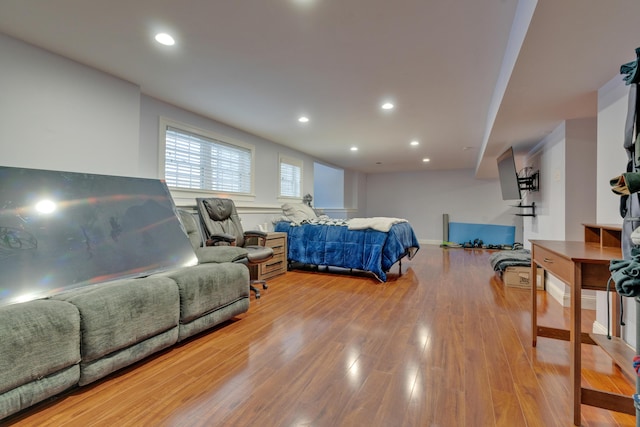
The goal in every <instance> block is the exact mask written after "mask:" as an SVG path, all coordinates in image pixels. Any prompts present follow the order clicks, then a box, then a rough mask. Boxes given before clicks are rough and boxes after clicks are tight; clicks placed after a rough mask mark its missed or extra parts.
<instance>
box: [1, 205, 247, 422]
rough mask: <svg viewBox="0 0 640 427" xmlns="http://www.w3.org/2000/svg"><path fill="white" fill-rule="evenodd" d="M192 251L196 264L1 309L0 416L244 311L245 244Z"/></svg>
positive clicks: (187, 222)
mask: <svg viewBox="0 0 640 427" xmlns="http://www.w3.org/2000/svg"><path fill="white" fill-rule="evenodd" d="M181 219H182V222H183V225H184V226H185V228H186V230H187V233H188V234H189V236H190V238H192V243H194V247H195V246H196V243H197V237H196V236H195V233H196V232H198V229H197V224H195V223H192V222H191V221H192V220H193V217H191V219H190V218H189V216H188V215H186V214H185V213H184V212H182V213H181ZM204 249H211V250H204ZM195 252H196V255H197V257H198V259H199V261H200V264H198V265H195V266H190V267H183V268H179V269H175V270H170V271H165V272H162V273H158V274H154V275H151V276H147V277H143V278H135V279H121V280H115V281H113V282H107V283H101V284H96V285H91V286H86V287H82V288H77V289H74V290H71V291H67V292H64V293H60V294H57V295H54V296H52V297H49V298H47V299H42V300H34V301H29V302H24V303H19V304H13V305H8V306H3V307H0V346H1V351H0V421H1V420H2V419H5V418H7V417H9V416H10V415H12V414H15V413H17V412H19V411H21V410H23V409H25V408H28V407H29V406H32V405H34V404H36V403H38V402H41V401H43V400H45V399H47V398H49V397H52V396H55V395H58V394H60V393H62V392H64V391H66V390H69V389H71V388H73V387H77V386H83V385H86V384H89V383H92V382H94V381H96V380H98V379H100V378H103V377H105V376H107V375H109V374H110V373H112V372H115V371H117V370H119V369H121V368H123V367H125V366H128V365H131V364H132V363H135V362H137V361H140V360H142V359H144V358H145V357H147V356H149V355H151V354H153V353H155V352H158V351H160V350H162V349H165V348H167V347H170V346H172V345H174V344H175V343H177V342H178V341H181V340H184V339H186V338H188V337H191V336H193V335H195V334H197V333H200V332H202V331H204V330H206V329H208V328H211V327H213V326H215V325H218V324H220V323H222V322H224V321H226V320H228V319H231V318H232V317H234V316H236V315H238V314H240V313H243V312H246V311H247V310H248V309H249V297H250V293H249V270H248V269H247V267H246V266H245V265H243V264H242V263H236V262H233V261H235V260H237V259H238V258H240V257H242V256H243V254H244V253H245V251H244V249H242V248H233V247H216V248H199V249H198V248H197V247H196V251H195ZM205 261H208V262H205Z"/></svg>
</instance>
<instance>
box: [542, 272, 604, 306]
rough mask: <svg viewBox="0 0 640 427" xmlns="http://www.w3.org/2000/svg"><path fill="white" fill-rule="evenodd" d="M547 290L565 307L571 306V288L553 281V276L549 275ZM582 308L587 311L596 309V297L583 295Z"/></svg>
mask: <svg viewBox="0 0 640 427" xmlns="http://www.w3.org/2000/svg"><path fill="white" fill-rule="evenodd" d="M545 283H546V289H547V292H548V293H549V295H551V297H552V298H553V299H554V300H556V301H558V302H559V303H560V304H561V305H562V306H563V307H569V306H571V295H570V294H569V290H570V289H571V288H569V286H566V285H565V284H564V283H562V282H557V281H555V280H553V276H551V275H550V274H547V278H546V281H545ZM581 300H582V308H583V309H585V310H595V309H596V296H595V295H585V294H584V293H583V294H582V299H581Z"/></svg>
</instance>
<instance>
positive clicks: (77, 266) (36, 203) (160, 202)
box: [0, 166, 195, 306]
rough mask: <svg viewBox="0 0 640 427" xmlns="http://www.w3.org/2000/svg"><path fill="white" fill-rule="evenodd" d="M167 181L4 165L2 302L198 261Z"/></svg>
mask: <svg viewBox="0 0 640 427" xmlns="http://www.w3.org/2000/svg"><path fill="white" fill-rule="evenodd" d="M175 209H176V208H175V206H174V203H173V200H172V198H171V194H170V193H169V190H168V189H167V186H166V184H165V183H164V182H163V181H161V180H157V179H144V178H128V177H119V176H107V175H93V174H87V173H75V172H59V171H49V170H37V169H22V168H12V167H3V166H0V306H2V305H5V304H13V303H16V302H20V301H27V300H30V299H35V298H44V297H47V296H49V295H52V294H54V293H58V292H62V291H65V290H69V289H73V288H77V287H80V286H85V285H91V284H97V283H101V282H106V281H110V280H115V279H119V278H125V277H127V278H132V277H139V276H146V275H149V274H152V273H157V272H160V271H165V270H168V269H171V268H176V267H182V266H185V265H192V264H194V263H195V253H194V251H193V248H192V247H191V244H190V242H189V239H188V237H187V235H186V234H185V232H184V230H183V228H182V226H181V224H180V221H179V220H178V217H177V215H176V211H175Z"/></svg>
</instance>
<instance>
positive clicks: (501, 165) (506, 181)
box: [498, 147, 522, 200]
mask: <svg viewBox="0 0 640 427" xmlns="http://www.w3.org/2000/svg"><path fill="white" fill-rule="evenodd" d="M498 176H499V178H500V189H501V190H502V200H520V199H522V193H521V192H520V183H519V182H518V172H517V171H516V162H515V158H514V156H513V148H511V147H509V149H508V150H507V151H505V152H504V153H502V155H501V156H500V157H498Z"/></svg>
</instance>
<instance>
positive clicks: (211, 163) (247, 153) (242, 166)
mask: <svg viewBox="0 0 640 427" xmlns="http://www.w3.org/2000/svg"><path fill="white" fill-rule="evenodd" d="M160 126H161V132H163V133H164V150H162V151H163V152H164V165H161V166H164V179H165V181H166V182H167V185H168V186H169V187H174V188H180V189H191V190H205V191H213V192H220V193H234V194H251V193H253V156H254V147H253V146H250V145H248V144H244V143H241V142H239V141H233V140H232V139H230V138H226V137H221V136H219V135H214V134H212V133H210V132H207V131H204V130H200V129H194V128H191V127H189V126H186V125H182V124H178V123H173V122H169V121H168V120H166V119H161V121H160Z"/></svg>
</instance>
